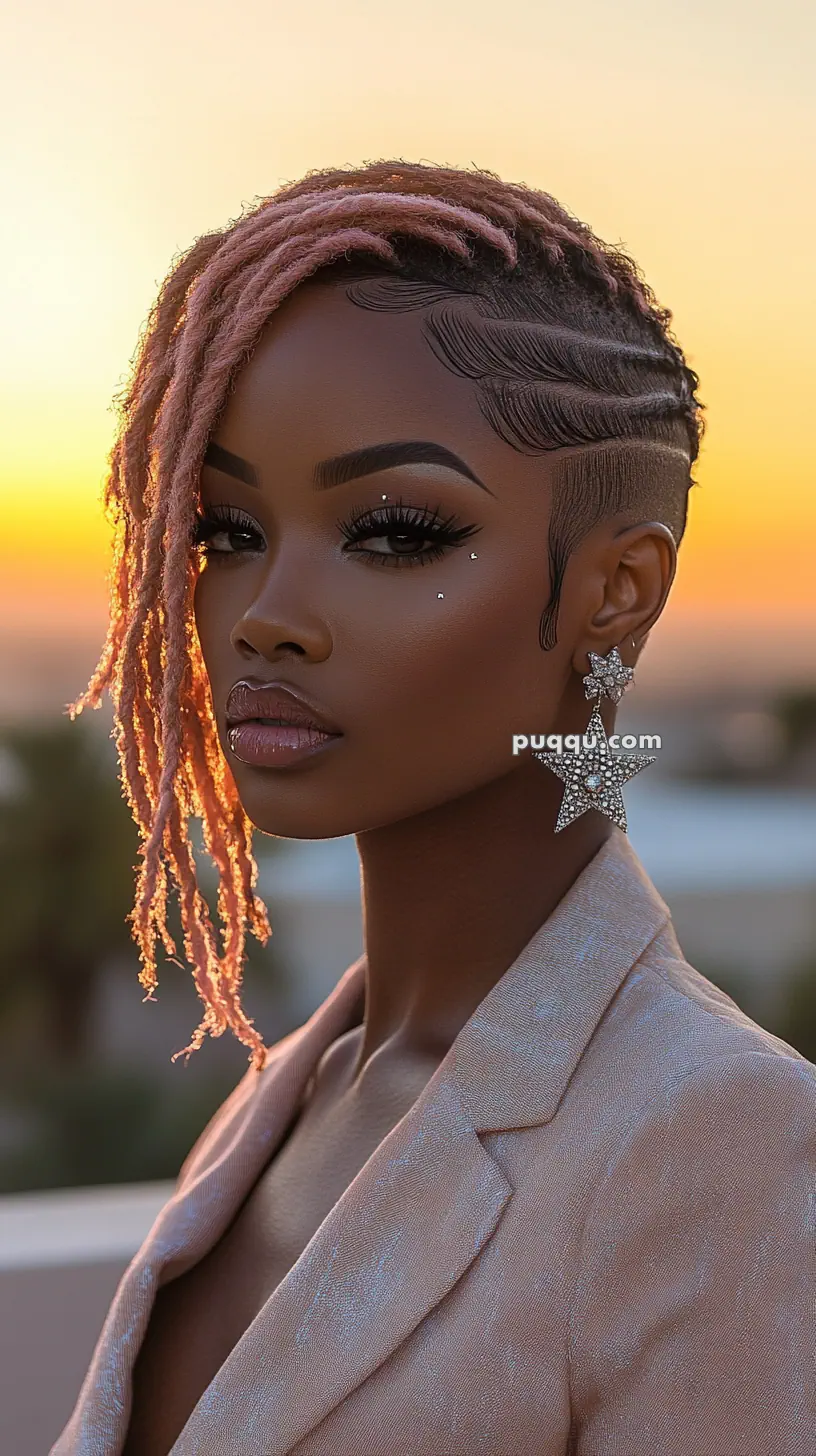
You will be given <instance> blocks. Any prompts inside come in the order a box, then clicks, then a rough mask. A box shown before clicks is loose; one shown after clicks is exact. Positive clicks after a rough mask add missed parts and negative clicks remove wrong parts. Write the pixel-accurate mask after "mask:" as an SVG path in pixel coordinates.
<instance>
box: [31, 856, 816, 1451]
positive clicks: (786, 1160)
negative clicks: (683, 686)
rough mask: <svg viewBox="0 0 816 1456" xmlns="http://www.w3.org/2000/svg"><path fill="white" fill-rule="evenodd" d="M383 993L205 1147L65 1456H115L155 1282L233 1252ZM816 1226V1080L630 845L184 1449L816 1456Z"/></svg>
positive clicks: (341, 1213)
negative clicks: (282, 1152)
mask: <svg viewBox="0 0 816 1456" xmlns="http://www.w3.org/2000/svg"><path fill="white" fill-rule="evenodd" d="M363 978H364V963H363V961H362V960H360V961H358V962H356V963H355V964H354V965H352V966H350V967H349V969H348V970H347V971H346V972H345V974H344V976H343V977H342V978H341V980H340V981H339V983H338V984H337V986H336V987H335V989H334V990H333V992H332V993H331V995H330V996H329V997H328V998H327V999H326V1000H325V1001H324V1002H323V1004H322V1005H321V1006H320V1007H319V1008H318V1010H317V1011H316V1012H315V1014H314V1015H313V1016H312V1017H311V1019H310V1020H309V1021H307V1022H306V1023H305V1025H304V1026H303V1027H301V1028H299V1030H298V1031H296V1032H295V1033H293V1034H292V1035H290V1036H288V1037H286V1038H285V1039H284V1040H283V1041H281V1042H279V1043H278V1044H277V1046H276V1047H275V1049H274V1053H273V1055H272V1057H271V1060H270V1062H269V1064H268V1065H267V1067H266V1068H265V1069H264V1070H263V1072H256V1071H252V1070H250V1071H248V1072H247V1073H246V1075H245V1076H244V1077H243V1079H242V1080H241V1081H240V1083H239V1084H238V1086H237V1087H236V1089H235V1090H234V1092H233V1093H232V1095H231V1096H230V1097H229V1098H227V1100H226V1102H225V1103H224V1104H223V1105H222V1107H221V1108H220V1109H219V1111H218V1113H217V1114H216V1116H215V1117H214V1118H213V1120H212V1122H211V1123H210V1125H209V1127H208V1128H207V1129H206V1130H205V1132H204V1133H203V1134H202V1136H201V1138H200V1139H199V1140H198V1142H197V1144H196V1146H195V1147H194V1148H193V1150H192V1152H191V1153H190V1155H189V1157H188V1159H187V1161H186V1163H185V1164H184V1167H183V1168H182V1171H181V1174H180V1177H179V1181H178V1185H177V1188H176V1191H175V1193H174V1195H173V1197H172V1198H171V1199H170V1201H169V1203H167V1204H166V1206H165V1208H164V1209H163V1210H162V1212H161V1214H160V1215H159V1217H158V1219H157V1220H156V1222H155V1224H154V1225H153V1228H152V1229H151V1231H150V1233H149V1235H148V1237H147V1239H146V1240H145V1243H144V1245H143V1247H142V1248H141V1249H140V1251H139V1253H138V1254H137V1255H136V1257H135V1258H134V1260H133V1262H132V1263H131V1265H130V1267H129V1269H128V1270H127V1272H126V1273H125V1275H124V1276H123V1279H122V1281H121V1284H120V1286H119V1289H118V1291H117V1293H116V1296H115V1298H114V1301H113V1304H112V1306H111V1309H110V1312H109V1314H108V1317H107V1320H106V1323H105V1326H104V1329H103V1331H102V1334H101V1336H100V1339H99V1342H98V1345H97V1348H96V1351H95V1353H94V1356H93V1361H92V1364H91V1366H90V1369H89V1371H88V1374H87V1377H86V1380H85V1383H84V1385H83V1388H82V1391H81V1394H80V1396H79V1400H78V1403H77V1406H76V1409H75V1411H74V1413H73V1415H72V1417H71V1420H70V1421H69V1423H68V1425H67V1426H66V1428H65V1430H64V1431H63V1433H62V1435H61V1436H60V1438H59V1440H58V1441H57V1443H56V1445H55V1446H53V1447H52V1453H51V1456H118V1453H120V1452H121V1449H122V1445H123V1443H124V1438H125V1433H126V1429H127V1422H128V1419H129V1403H130V1377H131V1370H132V1367H133V1362H134V1360H135V1357H136V1354H137V1352H138V1350H139V1347H140V1344H141V1341H142V1339H143V1337H144V1333H145V1329H146V1326H147V1322H148V1319H149V1316H150V1310H151V1305H152V1302H153V1298H154V1295H155V1292H156V1288H157V1286H158V1284H160V1283H164V1282H165V1281H166V1280H168V1279H169V1278H172V1277H174V1276H175V1275H178V1274H180V1273H181V1272H182V1271H183V1270H185V1269H187V1268H189V1267H190V1266H191V1265H192V1264H194V1263H195V1262H196V1261H197V1260H199V1259H201V1258H202V1256H203V1255H204V1254H206V1253H207V1251H208V1250H209V1249H210V1248H212V1246H213V1245H214V1244H215V1243H216V1241H217V1240H218V1239H219V1237H220V1236H221V1234H222V1233H223V1232H224V1230H225V1229H226V1228H227V1226H228V1224H229V1223H230V1221H231V1219H232V1218H233V1216H234V1214H235V1213H236V1211H237V1209H238V1207H239V1205H240V1204H241V1203H242V1202H243V1200H244V1198H245V1197H246V1195H247V1193H248V1192H249V1190H250V1188H251V1187H252V1185H253V1183H254V1182H255V1180H256V1179H257V1178H258V1176H259V1174H260V1173H261V1171H262V1169H263V1168H264V1166H265V1164H266V1163H267V1162H268V1160H269V1158H270V1155H271V1154H272V1153H273V1152H274V1151H275V1149H276V1147H277V1146H278V1145H279V1143H280V1141H281V1139H282V1137H283V1135H284V1132H285V1130H286V1128H287V1126H288V1123H289V1121H290V1118H291V1116H292V1114H293V1112H294V1109H295V1107H296V1105H297V1101H298V1099H299V1097H300V1095H301V1093H302V1091H303V1089H304V1087H305V1085H306V1082H307V1080H308V1078H309V1076H310V1074H311V1072H312V1070H313V1068H314V1066H315V1064H316V1063H317V1061H318V1059H319V1058H320V1056H321V1055H322V1053H323V1051H324V1050H325V1048H326V1047H327V1046H328V1045H329V1044H330V1043H331V1042H332V1041H333V1040H335V1038H336V1037H337V1036H339V1035H340V1034H341V1033H342V1032H343V1031H345V1030H347V1029H348V1028H349V1027H350V1026H351V1025H353V1024H354V1021H353V1020H352V1016H353V1013H354V1011H355V1009H356V1008H357V1006H358V1002H359V997H360V994H361V987H362V984H363ZM317 1172H318V1170H316V1176H317ZM815 1205H816V1067H814V1066H813V1065H812V1064H811V1063H810V1062H808V1061H806V1060H805V1059H804V1058H803V1057H801V1056H800V1055H799V1054H798V1053H797V1052H796V1051H795V1050H793V1048H791V1047H789V1046H787V1045H786V1044H785V1043H784V1042H781V1041H779V1040H778V1039H777V1038H775V1037H773V1036H771V1035H770V1034H768V1033H767V1032H765V1031H763V1030H762V1029H761V1028H760V1027H758V1026H757V1025H756V1024H755V1023H754V1022H752V1021H751V1020H750V1019H749V1018H748V1017H746V1016H744V1015H743V1014H742V1012H740V1011H739V1010H738V1008H737V1007H736V1006H735V1005H734V1003H733V1002H732V1001H731V1000H730V999H729V998H728V997H727V996H726V995H724V994H723V993H722V992H721V991H719V990H717V989H716V988H715V987H714V986H712V985H711V984H710V982H708V981H707V980H705V979H704V978H703V977H702V976H700V975H699V974H698V973H697V972H696V971H695V970H693V969H692V967H691V966H689V965H688V964H687V963H686V962H685V961H684V960H683V957H682V954H681V951H680V948H679V946H678V944H677V940H676V938H675V936H674V932H673V930H672V927H671V922H670V918H669V912H668V910H667V907H666V905H665V904H664V903H663V901H662V900H661V899H660V897H659V895H658V894H657V892H656V891H655V889H654V887H653V886H652V884H651V882H650V881H649V879H648V877H647V876H646V874H645V872H644V870H643V868H642V866H641V865H640V862H639V860H638V859H637V856H636V855H635V853H634V851H633V849H632V848H631V845H630V844H629V842H628V840H627V839H626V837H625V835H623V834H622V833H620V831H618V830H616V829H613V831H612V835H611V837H610V839H609V840H608V841H607V843H606V844H605V845H604V847H603V848H602V849H601V850H600V852H599V853H598V854H597V855H596V857H595V859H594V860H593V861H592V863H591V864H590V865H589V866H588V867H587V869H586V870H585V871H584V872H583V874H582V875H581V876H580V878H579V879H578V880H577V881H576V883H575V885H574V886H573V888H572V889H571V890H570V892H569V893H568V894H567V895H566V896H565V897H564V899H563V900H562V901H561V903H560V904H559V906H558V907H557V909H556V910H555V912H554V913H553V914H552V915H551V916H550V917H549V919H548V920H547V921H546V922H545V924H544V925H543V926H542V927H541V928H540V929H539V930H538V931H537V933H536V934H535V935H534V936H533V938H532V940H531V941H530V942H529V943H528V945H527V946H526V947H525V949H524V950H523V951H522V952H521V954H520V955H519V957H518V959H517V960H516V961H515V962H514V963H513V965H512V966H511V967H510V968H509V970H508V971H507V972H506V973H505V974H504V975H503V976H502V978H501V980H500V981H498V983H497V984H496V985H495V986H494V987H493V989H492V990H491V991H490V992H489V994H488V995H487V996H486V997H485V998H484V1000H483V1001H482V1002H481V1003H480V1005H479V1006H478V1007H477V1008H476V1011H475V1012H474V1014H473V1015H472V1017H471V1018H470V1020H469V1021H468V1022H467V1024H466V1025H465V1026H464V1027H463V1028H462V1030H461V1032H460V1033H459V1035H458V1037H457V1038H456V1041H455V1042H454V1044H453V1046H452V1047H451V1048H450V1051H449V1052H448V1054H447V1055H446V1057H445V1058H444V1060H443V1061H442V1062H441V1064H440V1066H439V1067H438V1068H437V1070H436V1072H435V1073H434V1075H433V1077H432V1078H431V1079H430V1081H429V1082H428V1084H427V1086H426V1087H425V1090H424V1091H423V1093H422V1095H421V1096H420V1097H419V1098H418V1100H417V1101H416V1103H415V1104H414V1106H413V1107H412V1108H411V1110H410V1111H409V1113H408V1114H407V1115H406V1116H405V1117H404V1118H403V1119H402V1121H401V1122H400V1123H398V1125H397V1126H396V1127H395V1128H394V1129H393V1131H392V1132H391V1133H390V1134H389V1135H388V1137H386V1138H385V1140H384V1141H383V1142H382V1143H381V1144H380V1146H379V1148H378V1149H377V1150H376V1152H375V1153H374V1154H373V1156H372V1157H371V1158H369V1160H368V1162H367V1163H366V1164H365V1166H364V1167H363V1168H362V1169H361V1171H360V1172H359V1173H358V1175H357V1177H356V1178H355V1179H354V1181H353V1183H352V1184H351V1185H350V1187H349V1188H348V1189H347V1191H346V1192H345V1193H344V1195H343V1197H342V1198H341V1199H340V1200H339V1202H338V1203H337V1204H336V1205H335V1206H334V1208H333V1209H332V1211H331V1213H330V1214H329V1215H328V1217H327V1218H326V1219H325V1220H324V1222H323V1223H322V1224H321V1226H320V1228H319V1229H318V1230H317V1232H316V1233H315V1235H314V1237H313V1238H312V1240H311V1242H310V1243H309V1244H308V1245H307V1247H306V1249H305V1250H304V1252H303V1254H302V1255H301V1257H300V1258H299V1259H298V1261H297V1263H296V1264H295V1266H294V1268H293V1269H292V1270H291V1271H290V1273H289V1274H288V1275H287V1277H286V1278H285V1279H284V1280H283V1282H282V1283H281V1284H280V1285H279V1286H278V1288H277V1289H276V1290H275V1291H274V1293H273V1294H272V1296H271V1298H270V1299H269V1300H267V1302H266V1304H265V1305H264V1306H263V1308H262V1309H261V1311H260V1313H259V1314H258V1316H257V1317H256V1319H255V1320H254V1321H253V1323H252V1325H251V1326H250V1328H249V1329H248V1330H247V1332H246V1334H245V1335H244V1337H243V1338H242V1339H241V1340H240V1342H239V1343H238V1345H237V1346H236V1347H235V1349H234V1350H233V1352H232V1354H231V1355H230V1356H229V1358H228V1359H227V1361H226V1362H225V1364H224V1365H223V1366H222V1367H221V1369H220V1370H219V1372H218V1374H217V1375H216V1377H215V1379H214V1380H213V1382H212V1384H211V1385H210V1386H209V1388H208V1389H207V1390H206V1391H205V1393H204V1395H203V1396H202V1398H201V1400H200V1401H199V1403H198V1405H197V1406H196V1408H195V1410H194V1411H193V1413H192V1415H191V1416H190V1419H189V1421H188V1422H187V1425H186V1426H185V1428H184V1430H183V1432H182V1433H181V1435H180V1436H179V1439H178V1441H177V1442H176V1444H175V1445H174V1446H173V1450H172V1456H283V1453H285V1452H286V1453H289V1452H295V1453H297V1456H477V1453H479V1456H814V1452H816V1394H815V1392H816V1379H815V1378H814V1376H815V1373H816V1370H815V1362H816V1217H815V1212H814V1209H815ZM168 1379H172V1370H169V1371H168Z"/></svg>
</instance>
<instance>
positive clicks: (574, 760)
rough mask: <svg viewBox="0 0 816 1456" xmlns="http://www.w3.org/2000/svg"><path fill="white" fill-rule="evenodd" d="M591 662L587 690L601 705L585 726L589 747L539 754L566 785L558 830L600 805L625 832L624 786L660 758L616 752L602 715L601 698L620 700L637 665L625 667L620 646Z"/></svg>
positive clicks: (592, 656) (592, 655) (594, 655)
mask: <svg viewBox="0 0 816 1456" xmlns="http://www.w3.org/2000/svg"><path fill="white" fill-rule="evenodd" d="M589 662H590V667H591V671H590V672H589V673H588V674H587V676H586V677H585V678H584V694H585V696H586V697H587V698H594V699H595V704H594V707H593V709H592V713H591V714H590V719H589V723H588V724H587V726H586V729H585V730H584V734H583V746H582V747H581V748H580V749H579V750H578V751H577V752H575V753H573V752H568V753H541V752H535V755H534V756H535V757H536V758H538V759H540V760H541V762H542V763H543V764H544V765H545V767H546V768H549V769H551V770H552V772H553V773H554V774H557V775H558V777H559V778H560V779H561V780H562V781H563V783H564V785H565V788H564V797H563V799H562V800H561V807H560V809H559V811H558V819H557V822H556V825H555V832H556V834H558V832H559V830H561V829H566V827H567V825H568V824H571V823H572V821H573V819H578V818H579V817H580V816H581V814H585V813H586V812H587V810H588V809H597V810H598V811H599V812H600V813H601V814H605V815H606V817H607V819H611V820H612V821H613V823H615V824H617V825H618V827H619V828H620V829H623V830H624V831H625V830H626V809H625V808H624V804H623V794H622V793H621V790H622V788H623V785H624V784H625V783H628V781H629V779H633V778H634V776H635V774H638V773H640V771H641V769H644V768H646V767H647V766H648V765H649V764H650V763H654V762H655V760H656V755H655V754H654V753H613V751H612V749H611V748H610V747H609V740H608V738H607V736H606V730H605V728H604V725H603V721H602V719H601V708H600V704H601V698H602V697H607V698H610V699H611V700H612V702H613V703H619V702H620V700H621V698H622V697H623V694H624V693H625V691H626V689H627V688H628V687H629V685H630V683H631V682H632V681H633V679H634V675H635V674H634V671H633V669H632V668H631V667H625V666H624V664H623V662H622V661H621V655H620V653H619V651H618V649H617V647H613V648H612V649H611V650H610V651H609V652H608V653H607V655H606V657H601V656H599V654H598V653H597V652H590V654H589Z"/></svg>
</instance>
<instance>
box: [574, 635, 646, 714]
mask: <svg viewBox="0 0 816 1456" xmlns="http://www.w3.org/2000/svg"><path fill="white" fill-rule="evenodd" d="M589 661H590V663H591V665H592V671H591V672H590V673H588V674H587V676H586V677H585V678H584V695H585V696H586V697H587V698H597V699H598V701H599V702H600V699H601V697H602V696H603V695H605V696H606V697H607V698H611V699H612V702H613V703H619V702H620V700H621V698H622V697H623V694H624V693H625V692H626V689H627V688H628V686H629V684H630V683H631V682H632V680H633V678H634V676H635V674H634V669H633V668H631V667H624V665H623V663H622V661H621V655H620V653H619V651H618V649H617V647H613V648H611V650H610V651H609V652H608V653H607V655H606V657H601V656H599V654H598V653H597V652H590V654H589Z"/></svg>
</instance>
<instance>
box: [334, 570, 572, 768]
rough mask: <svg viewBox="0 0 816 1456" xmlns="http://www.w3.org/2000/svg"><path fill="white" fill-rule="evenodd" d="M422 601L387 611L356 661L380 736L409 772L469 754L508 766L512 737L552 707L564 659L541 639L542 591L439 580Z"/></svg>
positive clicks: (514, 584) (520, 583) (513, 584)
mask: <svg viewBox="0 0 816 1456" xmlns="http://www.w3.org/2000/svg"><path fill="white" fill-rule="evenodd" d="M420 569H422V568H418V570H420ZM429 576H430V573H429ZM420 589H421V585H420ZM438 591H441V592H442V593H443V595H442V598H441V599H440V598H439V597H438V595H437V592H438ZM418 594H419V592H418V591H417V590H416V589H415V591H414V594H413V595H414V600H413V601H412V604H411V607H412V610H411V612H410V614H406V615H405V616H400V614H398V613H397V612H394V613H393V614H392V612H391V611H389V610H388V609H387V608H386V609H385V610H381V611H380V613H379V614H378V617H377V619H376V622H372V623H370V624H369V628H368V632H367V637H368V650H367V651H366V652H365V653H362V654H360V657H359V658H358V661H359V663H360V673H361V675H362V674H364V676H365V679H366V680H367V691H366V689H364V688H363V684H362V682H361V684H360V688H361V693H362V694H363V695H364V696H365V697H366V698H367V699H368V701H369V702H371V703H373V704H374V705H375V706H376V716H372V718H370V719H369V722H370V723H371V724H372V726H373V727H374V729H375V732H376V737H377V738H378V740H379V742H380V743H381V745H382V746H383V750H384V749H385V744H386V741H387V742H388V743H389V744H390V746H391V749H392V751H394V752H396V753H398V754H399V755H400V756H401V757H402V759H403V762H404V763H405V764H406V766H407V763H408V762H409V761H410V762H413V763H414V764H417V763H423V764H430V763H431V762H436V763H442V762H447V761H448V759H449V758H450V757H451V756H456V757H460V756H461V755H463V754H464V755H465V756H466V757H470V758H471V759H472V760H473V761H474V762H476V761H480V762H482V763H484V764H485V766H487V765H490V766H497V767H498V766H500V764H501V763H502V762H503V761H504V759H505V758H507V760H508V763H507V766H508V767H509V766H510V761H509V754H510V747H511V741H512V736H513V734H515V733H529V732H531V731H532V732H536V731H539V726H540V724H541V722H542V720H543V719H546V720H548V721H549V719H550V718H551V717H552V715H553V713H554V710H555V703H556V698H557V692H558V688H557V683H558V673H559V666H558V660H557V654H556V653H544V652H542V650H541V648H540V646H539V640H538V633H539V621H540V617H541V611H542V609H543V606H544V604H545V601H546V597H545V595H544V593H543V592H542V593H539V592H537V591H536V589H535V585H534V583H531V582H529V581H525V580H519V579H518V578H516V580H515V581H514V580H513V577H512V574H509V573H502V575H501V578H500V580H495V581H493V582H490V581H489V580H483V583H480V584H478V589H476V588H474V587H473V586H471V588H470V590H469V591H467V592H466V591H464V590H461V589H460V590H457V587H456V585H455V584H454V585H453V586H451V585H450V583H448V584H446V583H444V582H441V583H440V582H438V580H433V579H432V580H431V581H429V584H428V586H427V595H428V601H427V604H422V603H420V602H418V601H417V600H416V598H417V595H418ZM361 700H362V699H361Z"/></svg>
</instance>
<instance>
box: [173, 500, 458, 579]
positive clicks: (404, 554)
mask: <svg viewBox="0 0 816 1456" xmlns="http://www.w3.org/2000/svg"><path fill="white" fill-rule="evenodd" d="M335 524H336V526H337V529H338V531H339V532H340V535H341V536H342V537H343V539H344V541H345V546H344V547H343V550H344V552H346V553H347V554H348V555H353V556H359V557H361V558H363V560H364V561H365V562H366V564H370V565H375V566H396V567H405V566H426V565H428V564H429V563H430V562H432V561H437V560H439V558H440V557H441V556H444V555H445V553H446V552H447V551H449V550H452V549H455V548H456V547H458V546H461V545H463V544H464V542H465V541H468V540H470V538H471V537H472V536H473V535H475V534H476V532H478V531H479V530H481V527H480V526H478V525H475V524H472V525H471V524H461V523H460V521H459V518H458V517H457V516H455V515H453V514H451V515H448V516H445V515H443V513H442V511H441V509H440V508H439V507H436V508H434V509H431V508H430V507H426V506H421V507H419V506H406V505H404V504H403V502H402V501H401V500H397V501H395V502H394V503H393V504H388V505H386V506H377V507H375V508H373V509H371V508H368V507H364V508H362V509H361V510H358V511H354V512H353V513H352V514H351V516H350V517H348V518H347V519H345V520H338V521H337V522H336V523H335ZM218 537H222V538H235V539H236V540H237V539H238V538H243V541H244V544H243V545H241V546H238V547H237V549H235V548H233V547H231V546H228V547H226V548H225V547H222V546H217V545H215V544H214V543H215V540H216V538H218ZM190 540H191V545H192V546H193V547H194V548H195V549H197V550H199V551H200V552H201V554H202V555H203V556H205V557H206V558H207V559H208V560H218V561H221V562H223V561H224V560H225V559H226V558H230V557H231V558H235V557H240V556H246V555H256V554H260V552H262V551H263V550H264V547H265V542H264V538H263V536H262V535H261V532H260V531H259V530H258V527H257V525H256V523H255V522H254V521H253V519H252V517H251V516H247V515H246V514H245V513H244V512H243V511H241V510H238V509H237V508H236V507H235V506H230V505H216V506H210V507H209V508H208V509H207V510H206V511H203V512H202V513H201V514H200V515H199V516H198V517H197V518H196V521H195V525H194V528H193V531H192V533H191V538H190ZM363 542H374V543H377V547H378V548H379V549H376V548H372V547H365V546H364V545H363V544H362V543H363Z"/></svg>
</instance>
